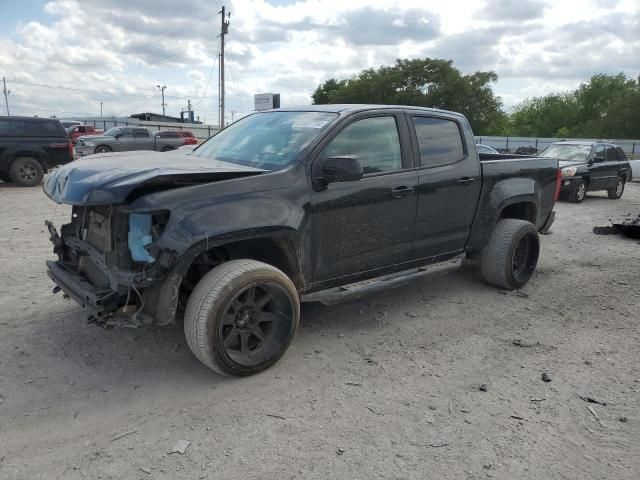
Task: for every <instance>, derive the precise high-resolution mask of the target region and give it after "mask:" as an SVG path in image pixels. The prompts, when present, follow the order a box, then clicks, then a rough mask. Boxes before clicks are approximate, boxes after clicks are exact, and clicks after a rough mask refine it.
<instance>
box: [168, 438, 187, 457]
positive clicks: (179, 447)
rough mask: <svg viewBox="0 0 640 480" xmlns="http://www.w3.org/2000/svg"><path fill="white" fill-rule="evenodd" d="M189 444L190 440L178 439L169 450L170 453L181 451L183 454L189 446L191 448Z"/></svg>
mask: <svg viewBox="0 0 640 480" xmlns="http://www.w3.org/2000/svg"><path fill="white" fill-rule="evenodd" d="M189 445H191V442H190V441H189V440H178V441H177V442H176V444H175V445H174V446H173V448H172V449H171V450H169V453H179V454H180V455H183V454H184V452H186V451H187V448H189Z"/></svg>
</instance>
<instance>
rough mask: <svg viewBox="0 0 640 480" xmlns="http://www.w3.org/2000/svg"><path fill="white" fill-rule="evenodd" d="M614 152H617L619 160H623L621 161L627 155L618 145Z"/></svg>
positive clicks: (624, 159)
mask: <svg viewBox="0 0 640 480" xmlns="http://www.w3.org/2000/svg"><path fill="white" fill-rule="evenodd" d="M616 152H618V159H619V160H623V161H626V160H627V156H626V155H625V154H624V150H622V149H621V148H620V147H616Z"/></svg>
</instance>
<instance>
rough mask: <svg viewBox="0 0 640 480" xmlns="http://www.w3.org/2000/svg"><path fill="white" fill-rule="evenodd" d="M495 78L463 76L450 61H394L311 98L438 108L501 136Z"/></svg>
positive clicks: (503, 120) (330, 83) (332, 82)
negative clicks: (461, 115) (463, 116)
mask: <svg viewBox="0 0 640 480" xmlns="http://www.w3.org/2000/svg"><path fill="white" fill-rule="evenodd" d="M497 79H498V76H497V75H496V74H495V72H475V73H473V74H471V75H463V74H462V73H461V72H460V70H458V69H457V68H455V67H453V64H452V62H451V61H450V60H441V59H431V58H425V59H412V60H408V59H398V60H396V63H395V65H393V66H382V67H380V68H377V69H373V68H371V69H367V70H363V71H362V72H360V73H358V74H356V75H354V76H353V77H352V78H351V79H348V80H336V79H333V78H332V79H329V80H327V81H326V82H324V83H322V84H320V85H319V86H318V88H316V90H315V91H314V92H313V94H312V95H311V97H312V99H313V103H314V104H326V103H375V104H385V105H415V106H422V107H433V108H442V109H446V110H453V111H456V112H460V113H463V114H464V115H465V116H466V117H467V118H468V119H469V122H470V123H471V126H472V128H473V129H474V132H475V133H476V134H478V135H491V134H500V133H502V130H503V129H505V128H507V125H508V123H509V119H508V117H507V116H506V115H505V113H504V112H503V111H502V102H501V100H500V98H499V97H496V96H495V95H494V93H493V90H492V88H491V84H492V83H494V82H495V81H497Z"/></svg>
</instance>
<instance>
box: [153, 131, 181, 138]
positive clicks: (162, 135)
mask: <svg viewBox="0 0 640 480" xmlns="http://www.w3.org/2000/svg"><path fill="white" fill-rule="evenodd" d="M157 136H158V137H159V138H180V137H182V134H181V133H180V132H159V133H158V134H157Z"/></svg>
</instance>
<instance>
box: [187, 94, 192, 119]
mask: <svg viewBox="0 0 640 480" xmlns="http://www.w3.org/2000/svg"><path fill="white" fill-rule="evenodd" d="M187 112H189V113H187V115H188V116H189V121H188V122H187V123H192V122H191V99H189V100H187Z"/></svg>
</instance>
